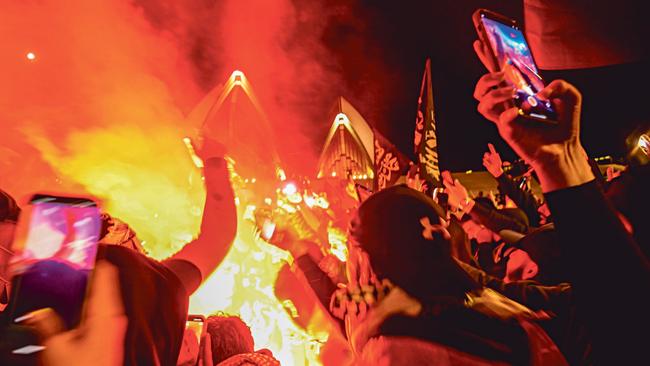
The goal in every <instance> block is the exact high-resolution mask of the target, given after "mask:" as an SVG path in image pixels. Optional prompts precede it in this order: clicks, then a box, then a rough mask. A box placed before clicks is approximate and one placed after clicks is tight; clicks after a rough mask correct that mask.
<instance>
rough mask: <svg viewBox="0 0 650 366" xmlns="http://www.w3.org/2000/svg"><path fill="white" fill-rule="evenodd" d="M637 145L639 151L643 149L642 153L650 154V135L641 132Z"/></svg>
mask: <svg viewBox="0 0 650 366" xmlns="http://www.w3.org/2000/svg"><path fill="white" fill-rule="evenodd" d="M637 146H638V147H639V149H641V151H643V153H644V154H646V155H650V136H648V135H646V134H643V135H641V136H640V137H639V141H638V142H637Z"/></svg>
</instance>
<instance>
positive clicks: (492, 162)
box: [483, 144, 503, 178]
mask: <svg viewBox="0 0 650 366" xmlns="http://www.w3.org/2000/svg"><path fill="white" fill-rule="evenodd" d="M488 149H489V151H487V152H486V153H485V154H483V166H484V167H485V169H487V170H488V172H490V174H492V176H493V177H495V178H499V177H500V176H501V174H503V162H502V161H501V156H500V155H499V153H498V152H497V151H496V150H495V149H494V145H492V144H488Z"/></svg>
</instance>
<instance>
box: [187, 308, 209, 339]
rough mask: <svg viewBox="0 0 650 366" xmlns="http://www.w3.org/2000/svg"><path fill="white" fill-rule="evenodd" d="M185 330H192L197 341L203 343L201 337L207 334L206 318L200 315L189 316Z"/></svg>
mask: <svg viewBox="0 0 650 366" xmlns="http://www.w3.org/2000/svg"><path fill="white" fill-rule="evenodd" d="M185 328H186V329H189V330H191V331H192V332H193V333H194V335H195V336H196V339H197V341H199V342H201V337H203V333H205V317H204V316H203V315H198V314H190V315H188V316H187V321H186V322H185Z"/></svg>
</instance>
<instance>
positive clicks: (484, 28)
mask: <svg viewBox="0 0 650 366" xmlns="http://www.w3.org/2000/svg"><path fill="white" fill-rule="evenodd" d="M472 20H473V21H474V26H475V28H476V31H477V33H478V36H479V39H480V41H481V42H482V43H483V45H484V47H485V48H487V50H488V55H487V58H488V60H484V62H487V63H488V65H486V66H487V67H488V68H489V69H492V70H491V71H502V72H503V73H504V79H505V80H504V81H505V83H507V84H508V85H510V86H512V87H514V88H515V95H514V97H513V103H514V104H515V106H517V107H518V108H519V114H520V115H521V116H523V117H525V118H527V119H531V120H535V121H539V122H544V123H547V124H557V112H556V111H555V109H554V108H553V105H552V104H551V102H550V101H549V100H543V99H540V98H539V97H538V96H537V93H539V92H540V91H541V90H542V89H544V81H543V80H542V78H541V76H540V75H539V71H538V69H537V65H536V64H535V61H534V60H533V55H532V53H531V51H530V48H529V47H528V42H526V38H525V37H524V34H523V32H522V31H521V28H520V27H519V26H518V24H517V22H515V21H514V20H513V19H509V18H507V17H505V16H503V15H501V14H497V13H495V12H492V11H489V10H486V9H478V10H476V11H475V12H474V14H473V15H472Z"/></svg>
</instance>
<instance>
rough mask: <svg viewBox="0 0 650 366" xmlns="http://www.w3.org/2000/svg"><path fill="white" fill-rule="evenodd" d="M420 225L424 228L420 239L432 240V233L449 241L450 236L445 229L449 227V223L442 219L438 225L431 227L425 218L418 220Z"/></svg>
mask: <svg viewBox="0 0 650 366" xmlns="http://www.w3.org/2000/svg"><path fill="white" fill-rule="evenodd" d="M420 224H422V227H423V228H424V230H422V237H423V238H425V239H427V240H433V233H440V234H442V237H443V238H445V239H447V240H449V239H451V234H449V231H448V230H447V227H449V221H446V220H445V219H443V218H442V217H440V224H433V225H432V224H431V221H430V220H429V218H428V217H426V216H425V217H423V218H421V219H420Z"/></svg>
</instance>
